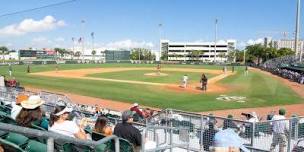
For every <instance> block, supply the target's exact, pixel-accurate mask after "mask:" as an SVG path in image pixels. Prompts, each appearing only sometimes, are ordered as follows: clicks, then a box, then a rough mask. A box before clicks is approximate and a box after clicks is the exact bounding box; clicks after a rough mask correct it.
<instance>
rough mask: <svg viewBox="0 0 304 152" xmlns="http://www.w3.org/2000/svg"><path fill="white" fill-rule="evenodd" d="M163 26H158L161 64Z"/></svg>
mask: <svg viewBox="0 0 304 152" xmlns="http://www.w3.org/2000/svg"><path fill="white" fill-rule="evenodd" d="M162 26H163V24H158V30H159V62H160V63H161V56H162V54H161V52H162V43H161V39H162V35H161V28H162Z"/></svg>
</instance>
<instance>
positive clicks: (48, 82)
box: [0, 64, 303, 111]
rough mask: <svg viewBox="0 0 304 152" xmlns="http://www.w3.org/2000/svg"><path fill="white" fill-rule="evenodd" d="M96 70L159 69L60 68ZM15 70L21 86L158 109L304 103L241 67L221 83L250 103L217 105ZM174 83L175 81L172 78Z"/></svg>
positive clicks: (210, 99) (211, 97) (204, 98)
mask: <svg viewBox="0 0 304 152" xmlns="http://www.w3.org/2000/svg"><path fill="white" fill-rule="evenodd" d="M165 66H166V67H176V68H206V69H222V67H220V66H209V65H165ZM31 67H32V72H42V71H49V70H54V69H55V65H35V66H31ZM96 67H105V68H112V67H155V65H134V64H102V65H94V64H81V65H80V64H79V65H60V67H59V69H60V70H68V69H80V68H96ZM7 69H8V67H7V66H1V67H0V73H1V74H2V75H7V74H8V72H7ZM13 69H14V72H13V75H14V76H15V77H16V78H17V79H18V80H19V81H20V82H21V84H22V85H28V86H32V87H37V88H43V89H49V90H56V91H62V92H67V93H76V94H80V95H86V96H92V97H97V98H103V99H112V100H118V101H123V102H130V103H133V102H138V103H140V104H143V105H147V106H152V107H158V108H176V109H181V110H187V111H210V110H218V109H232V108H247V107H262V106H274V105H286V104H295V103H300V102H302V101H303V99H302V98H300V97H299V96H298V95H297V94H296V93H295V92H293V91H292V90H291V89H290V88H289V87H287V86H285V85H284V84H282V83H281V82H279V81H278V80H276V79H273V78H272V77H270V76H268V75H265V74H263V73H259V72H250V73H249V76H247V77H245V76H244V75H243V70H244V68H243V67H237V68H236V71H238V73H237V74H236V75H233V76H229V77H227V78H226V79H223V80H222V81H220V82H219V83H220V84H222V85H224V86H227V87H231V88H234V90H233V91H231V92H229V93H227V95H237V96H245V97H247V99H246V103H236V102H223V101H217V100H216V99H215V98H216V97H218V96H219V95H220V94H216V93H213V94H203V93H202V94H191V93H182V92H178V93H177V92H174V91H169V90H164V89H161V88H159V87H157V86H149V85H140V84H128V83H117V82H109V81H96V80H79V79H66V78H51V77H41V76H33V75H28V74H26V66H25V65H18V66H14V67H13ZM142 72H143V71H142ZM139 73H140V72H139ZM137 74H138V73H137ZM134 75H136V74H134ZM113 77H114V76H113ZM177 78H179V79H180V76H177ZM128 79H131V78H128ZM132 79H133V78H132ZM138 80H139V79H138ZM172 80H174V79H173V78H172Z"/></svg>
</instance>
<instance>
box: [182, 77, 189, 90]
mask: <svg viewBox="0 0 304 152" xmlns="http://www.w3.org/2000/svg"><path fill="white" fill-rule="evenodd" d="M187 83H188V76H186V75H184V76H183V87H184V88H186V87H187Z"/></svg>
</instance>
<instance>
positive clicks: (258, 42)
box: [247, 38, 264, 45]
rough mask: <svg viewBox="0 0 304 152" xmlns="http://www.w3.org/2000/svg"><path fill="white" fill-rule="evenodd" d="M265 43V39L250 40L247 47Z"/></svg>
mask: <svg viewBox="0 0 304 152" xmlns="http://www.w3.org/2000/svg"><path fill="white" fill-rule="evenodd" d="M263 42H264V39H263V38H259V39H256V40H253V39H249V40H248V41H247V45H254V44H262V43H263Z"/></svg>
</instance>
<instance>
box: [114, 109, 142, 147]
mask: <svg viewBox="0 0 304 152" xmlns="http://www.w3.org/2000/svg"><path fill="white" fill-rule="evenodd" d="M133 115H134V112H132V111H129V110H128V111H125V112H123V113H122V123H118V124H117V125H116V126H115V128H114V135H116V136H118V137H120V138H124V139H126V140H128V141H129V142H130V143H132V144H133V146H134V148H135V151H140V147H141V144H142V141H141V134H140V132H139V130H138V129H137V128H135V127H134V126H132V122H133Z"/></svg>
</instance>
